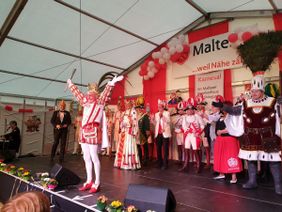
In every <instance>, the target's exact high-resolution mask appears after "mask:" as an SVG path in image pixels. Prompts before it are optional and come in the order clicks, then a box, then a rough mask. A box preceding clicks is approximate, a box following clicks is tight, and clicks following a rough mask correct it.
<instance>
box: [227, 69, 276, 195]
mask: <svg viewBox="0 0 282 212" xmlns="http://www.w3.org/2000/svg"><path fill="white" fill-rule="evenodd" d="M251 95H252V98H251V99H248V100H247V101H243V103H242V105H241V106H237V107H235V108H229V107H227V106H225V107H224V109H225V110H226V111H227V112H229V113H230V114H232V115H233V116H232V115H230V116H228V118H227V120H226V121H225V122H226V125H227V129H228V131H229V134H231V135H234V136H241V135H243V139H242V144H241V148H240V152H239V157H240V158H242V159H245V160H247V162H248V175H249V180H248V182H247V183H245V184H244V185H243V188H245V189H253V188H256V187H257V179H256V177H257V164H256V162H257V161H258V160H259V161H268V162H269V166H270V170H271V173H272V176H273V179H274V184H275V192H276V193H277V194H279V195H282V186H281V139H280V114H279V107H278V105H277V104H276V100H275V99H274V98H273V97H268V96H265V95H264V77H263V76H262V75H256V76H255V77H253V79H252V89H251ZM235 115H238V116H237V117H236V116H235Z"/></svg>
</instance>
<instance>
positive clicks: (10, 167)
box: [4, 164, 17, 174]
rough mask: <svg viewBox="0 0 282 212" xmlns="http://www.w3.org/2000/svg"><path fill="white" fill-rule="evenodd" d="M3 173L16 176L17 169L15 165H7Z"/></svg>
mask: <svg viewBox="0 0 282 212" xmlns="http://www.w3.org/2000/svg"><path fill="white" fill-rule="evenodd" d="M4 171H5V172H8V173H9V174H16V173H17V168H16V166H15V165H12V164H9V165H7V166H5V169H4Z"/></svg>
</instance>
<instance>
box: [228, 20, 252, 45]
mask: <svg viewBox="0 0 282 212" xmlns="http://www.w3.org/2000/svg"><path fill="white" fill-rule="evenodd" d="M257 33H258V29H257V26H256V25H254V26H250V27H247V28H238V29H236V30H235V31H234V32H232V33H231V34H229V35H228V41H229V43H230V44H231V47H233V48H237V47H238V46H239V45H241V44H243V43H244V42H246V41H248V40H249V39H251V38H252V37H253V36H254V35H256V34H257Z"/></svg>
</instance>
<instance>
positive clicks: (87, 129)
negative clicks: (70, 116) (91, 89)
mask: <svg viewBox="0 0 282 212" xmlns="http://www.w3.org/2000/svg"><path fill="white" fill-rule="evenodd" d="M69 88H70V90H71V92H72V93H73V95H74V96H75V97H76V98H77V100H78V101H79V103H80V105H81V106H83V117H82V122H81V127H82V130H81V140H80V143H87V144H101V142H103V141H105V140H104V139H103V140H101V139H99V138H98V137H99V136H101V135H100V133H99V130H100V128H99V126H100V124H101V121H102V117H103V111H104V107H105V104H106V101H108V99H109V95H110V93H111V90H112V88H113V86H110V85H107V86H106V88H105V89H104V91H103V92H102V93H101V95H100V96H99V98H98V99H96V98H95V94H91V93H87V94H83V93H82V92H81V91H80V90H79V89H78V87H77V86H76V85H74V84H69ZM104 147H107V144H104V143H103V144H102V148H104Z"/></svg>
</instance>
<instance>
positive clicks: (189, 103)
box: [185, 97, 197, 110]
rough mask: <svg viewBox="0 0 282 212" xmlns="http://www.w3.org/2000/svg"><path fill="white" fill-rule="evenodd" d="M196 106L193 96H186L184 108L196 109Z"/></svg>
mask: <svg viewBox="0 0 282 212" xmlns="http://www.w3.org/2000/svg"><path fill="white" fill-rule="evenodd" d="M196 107H197V101H196V99H195V98H193V97H190V98H188V100H187V102H186V109H185V110H188V109H193V110H196V109H197V108H196Z"/></svg>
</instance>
